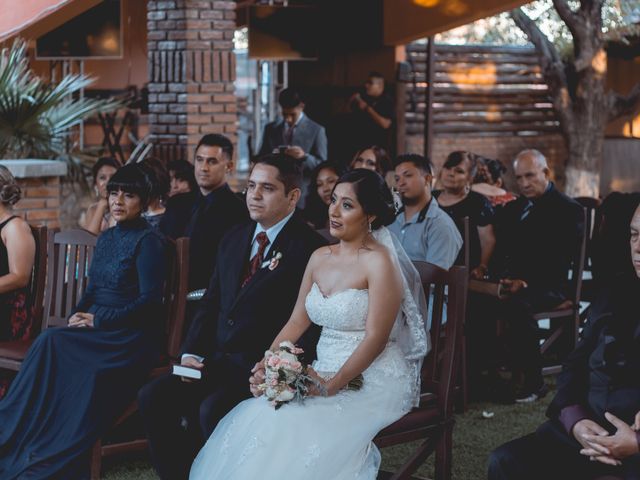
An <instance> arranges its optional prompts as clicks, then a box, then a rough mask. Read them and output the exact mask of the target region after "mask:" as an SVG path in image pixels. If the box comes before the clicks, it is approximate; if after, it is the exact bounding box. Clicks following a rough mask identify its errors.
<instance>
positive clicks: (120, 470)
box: [103, 394, 553, 480]
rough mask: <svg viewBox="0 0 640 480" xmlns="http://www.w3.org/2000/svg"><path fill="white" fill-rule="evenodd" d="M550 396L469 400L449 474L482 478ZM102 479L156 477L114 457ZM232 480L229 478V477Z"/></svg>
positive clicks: (540, 415) (138, 462)
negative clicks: (516, 401) (497, 451)
mask: <svg viewBox="0 0 640 480" xmlns="http://www.w3.org/2000/svg"><path fill="white" fill-rule="evenodd" d="M552 397H553V394H550V395H547V397H546V398H545V399H544V400H543V401H539V402H537V403H534V404H530V405H495V404H482V403H481V404H471V405H470V407H469V410H468V411H467V412H466V413H465V414H464V415H458V416H457V417H456V426H455V428H454V436H453V478H454V479H455V480H480V479H485V478H486V464H487V458H488V456H489V452H491V450H493V449H494V448H495V447H497V446H498V445H501V444H502V443H504V442H506V441H508V440H511V439H513V438H516V437H519V436H521V435H523V434H525V433H529V432H531V431H533V430H535V428H536V427H537V426H538V425H540V423H542V422H543V421H544V411H545V409H546V407H547V405H548V403H549V401H550V400H551V398H552ZM483 410H487V411H491V412H493V413H494V416H493V418H491V419H484V418H482V411H483ZM409 451H410V445H406V446H404V445H401V446H398V447H390V448H385V449H383V450H382V464H383V465H382V467H383V469H385V470H392V469H393V468H394V466H397V465H399V464H401V463H402V460H403V458H405V457H406V456H407V455H408V453H409ZM432 475H433V458H429V459H428V460H427V462H426V463H425V464H424V465H423V466H422V468H420V470H419V471H418V474H417V476H418V477H423V478H430V477H432ZM103 478H104V479H105V480H155V479H157V477H156V475H155V474H154V472H153V470H152V469H151V467H150V465H149V462H148V460H147V459H123V458H115V459H113V461H111V462H109V463H106V464H105V467H104V476H103ZM230 480H232V479H230Z"/></svg>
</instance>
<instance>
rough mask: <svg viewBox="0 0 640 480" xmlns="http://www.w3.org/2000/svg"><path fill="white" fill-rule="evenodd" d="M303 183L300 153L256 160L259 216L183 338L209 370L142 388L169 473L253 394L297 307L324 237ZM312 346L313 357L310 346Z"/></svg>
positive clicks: (236, 238) (225, 251) (190, 361)
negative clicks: (258, 372) (255, 377)
mask: <svg viewBox="0 0 640 480" xmlns="http://www.w3.org/2000/svg"><path fill="white" fill-rule="evenodd" d="M301 183H302V175H301V172H300V168H299V165H298V162H296V159H294V158H291V157H289V156H287V155H283V154H274V155H268V156H266V157H263V158H262V159H261V160H260V161H259V162H258V163H257V164H256V166H255V167H254V168H253V170H252V171H251V175H250V177H249V182H248V190H247V206H248V207H249V213H250V215H251V219H252V220H251V221H250V222H245V223H243V224H241V225H238V226H236V227H235V228H233V229H231V230H230V231H229V232H228V233H227V235H226V236H225V237H224V238H223V239H222V241H221V242H220V247H219V248H218V259H217V262H216V263H217V266H216V269H215V272H214V274H213V276H212V277H211V283H210V284H209V288H208V289H207V293H206V294H205V296H204V298H203V299H202V300H201V302H200V304H199V306H198V311H197V312H196V315H195V317H194V319H193V322H192V324H191V327H190V328H189V332H188V334H187V337H186V340H185V343H184V345H183V349H182V350H183V353H184V355H183V356H182V364H183V365H185V366H189V367H191V368H195V369H198V370H203V371H204V374H203V376H202V378H201V379H200V380H196V381H193V382H188V381H184V380H183V379H181V378H180V377H177V376H173V375H167V376H164V377H160V378H158V379H157V380H154V381H153V382H151V383H150V384H148V385H146V386H145V387H144V388H143V389H142V390H141V391H140V393H139V395H138V400H139V402H138V403H139V405H140V411H141V413H142V416H143V420H144V422H145V426H146V429H147V437H148V439H149V447H150V450H151V459H152V462H153V464H154V467H155V469H156V471H157V472H158V475H159V476H160V478H161V479H163V480H165V479H166V480H169V479H183V478H187V477H188V473H189V468H190V466H191V463H192V462H193V459H194V458H195V456H196V454H197V452H198V450H199V449H200V448H201V447H202V445H203V444H204V442H205V440H206V439H207V438H208V437H209V435H211V432H212V431H213V429H214V428H215V426H216V424H217V423H218V421H219V420H220V419H221V418H222V417H223V416H224V415H226V413H227V412H229V411H230V410H231V409H232V408H233V407H234V406H235V405H236V404H238V403H240V402H241V401H242V400H244V399H246V398H248V397H249V396H250V395H251V394H250V392H249V389H248V388H247V379H248V378H249V376H250V375H251V369H252V368H253V366H254V365H255V363H256V362H258V361H259V360H260V359H262V357H263V355H264V351H265V350H266V349H268V348H269V345H270V344H271V341H272V340H273V338H275V335H276V334H277V333H278V332H279V331H280V329H281V328H282V327H283V326H284V324H285V323H286V322H287V320H288V318H289V316H290V315H291V312H292V311H293V307H294V305H295V303H296V299H297V296H298V289H299V287H300V283H301V281H302V276H303V274H304V271H305V268H306V265H307V262H308V260H309V257H310V256H311V254H312V253H313V251H314V250H316V249H317V248H319V247H320V246H322V245H323V244H325V243H326V242H325V241H324V240H323V239H322V237H320V235H318V234H317V233H315V232H314V231H313V230H312V229H311V227H309V226H308V225H307V224H305V223H304V222H303V221H302V220H301V219H298V218H297V216H296V215H294V211H295V208H296V204H297V203H298V197H299V196H300V185H301ZM316 333H317V332H316ZM305 350H306V352H305V356H307V355H308V354H310V353H311V351H312V350H309V349H307V348H305ZM312 358H313V355H310V356H307V359H308V360H311V359H312Z"/></svg>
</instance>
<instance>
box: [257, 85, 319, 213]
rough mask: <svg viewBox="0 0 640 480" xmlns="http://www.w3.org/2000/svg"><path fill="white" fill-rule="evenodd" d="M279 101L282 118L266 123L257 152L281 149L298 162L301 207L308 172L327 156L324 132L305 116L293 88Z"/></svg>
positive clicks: (302, 104)
mask: <svg viewBox="0 0 640 480" xmlns="http://www.w3.org/2000/svg"><path fill="white" fill-rule="evenodd" d="M278 103H280V108H281V109H282V118H281V119H278V120H276V121H275V122H271V123H269V124H267V125H266V126H265V128H264V133H263V135H262V146H261V147H260V153H259V155H267V154H269V153H274V152H275V151H279V150H282V153H286V154H287V155H289V156H291V157H293V158H295V159H296V160H297V161H298V162H299V163H300V166H301V167H302V176H303V183H302V195H301V197H300V200H299V202H298V207H300V208H304V201H305V198H306V193H307V190H308V188H309V181H310V178H311V172H312V171H313V169H314V168H315V167H316V166H318V165H319V164H320V163H321V162H323V161H325V160H326V159H327V134H326V133H325V130H324V127H323V126H322V125H319V124H317V123H316V122H314V121H313V120H311V119H310V118H309V117H308V116H307V115H305V113H304V102H303V101H302V98H301V97H300V94H299V93H298V92H297V91H296V90H294V89H292V88H285V89H284V90H282V92H280V96H279V97H278Z"/></svg>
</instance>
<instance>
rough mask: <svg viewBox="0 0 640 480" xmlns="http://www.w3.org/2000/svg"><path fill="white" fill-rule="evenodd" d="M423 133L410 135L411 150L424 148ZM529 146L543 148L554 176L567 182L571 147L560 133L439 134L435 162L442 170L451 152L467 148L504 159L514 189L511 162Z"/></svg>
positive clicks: (561, 183) (408, 137)
mask: <svg viewBox="0 0 640 480" xmlns="http://www.w3.org/2000/svg"><path fill="white" fill-rule="evenodd" d="M423 144H424V139H423V137H422V136H421V135H420V136H416V135H412V136H407V137H406V151H407V153H422V152H423ZM527 148H535V149H538V150H540V151H541V152H542V153H543V154H544V155H545V156H546V157H547V161H548V162H549V165H550V166H551V170H552V172H553V176H554V180H555V181H556V183H558V184H559V185H560V186H562V185H564V162H565V160H566V158H567V149H566V146H565V143H564V139H563V138H562V136H561V135H559V134H555V133H554V134H547V135H537V136H517V135H510V136H481V137H480V136H478V137H472V136H468V135H457V136H454V135H452V136H444V135H442V136H440V135H439V136H436V139H435V143H434V145H433V155H432V159H431V162H432V163H433V165H434V167H435V169H436V171H438V170H440V168H441V167H442V164H443V163H444V161H445V160H446V158H447V155H449V153H451V152H453V151H455V150H467V151H470V152H474V153H477V154H479V155H484V156H486V157H489V158H495V159H498V160H500V161H501V162H502V163H503V164H504V165H505V166H506V167H507V168H508V169H509V171H508V173H507V175H506V176H505V181H506V183H507V187H509V188H510V189H514V188H515V185H514V179H513V175H512V167H511V162H512V160H513V158H514V157H515V156H516V154H517V153H518V152H520V151H521V150H524V149H527Z"/></svg>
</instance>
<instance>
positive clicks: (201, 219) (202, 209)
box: [160, 185, 249, 290]
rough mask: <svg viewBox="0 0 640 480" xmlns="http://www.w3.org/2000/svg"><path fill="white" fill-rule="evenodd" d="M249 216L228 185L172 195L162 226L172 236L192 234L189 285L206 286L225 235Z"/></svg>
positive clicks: (191, 286) (190, 287)
mask: <svg viewBox="0 0 640 480" xmlns="http://www.w3.org/2000/svg"><path fill="white" fill-rule="evenodd" d="M248 218H249V214H248V212H247V207H246V206H245V205H244V204H243V203H242V202H241V201H240V199H238V197H237V196H236V195H235V194H234V193H233V192H232V191H231V189H230V188H229V186H228V185H223V186H222V187H220V188H218V189H216V190H214V191H213V192H211V193H210V194H209V195H207V196H204V195H202V194H201V193H200V192H197V193H195V194H193V193H189V194H181V195H176V196H175V197H172V198H170V199H169V202H168V204H167V208H166V212H165V216H164V218H163V219H162V221H161V222H160V230H161V231H162V232H163V233H165V235H167V236H168V237H170V238H174V239H176V238H179V237H184V236H187V237H189V259H190V260H189V289H190V290H197V289H200V288H206V287H207V285H208V284H209V280H210V279H211V275H212V274H213V271H214V269H215V266H216V254H217V251H218V245H219V244H220V240H221V239H222V237H223V236H224V235H225V234H226V233H227V232H228V231H229V229H231V227H233V226H234V225H237V224H239V223H242V222H244V221H246V220H247V219H248Z"/></svg>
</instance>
